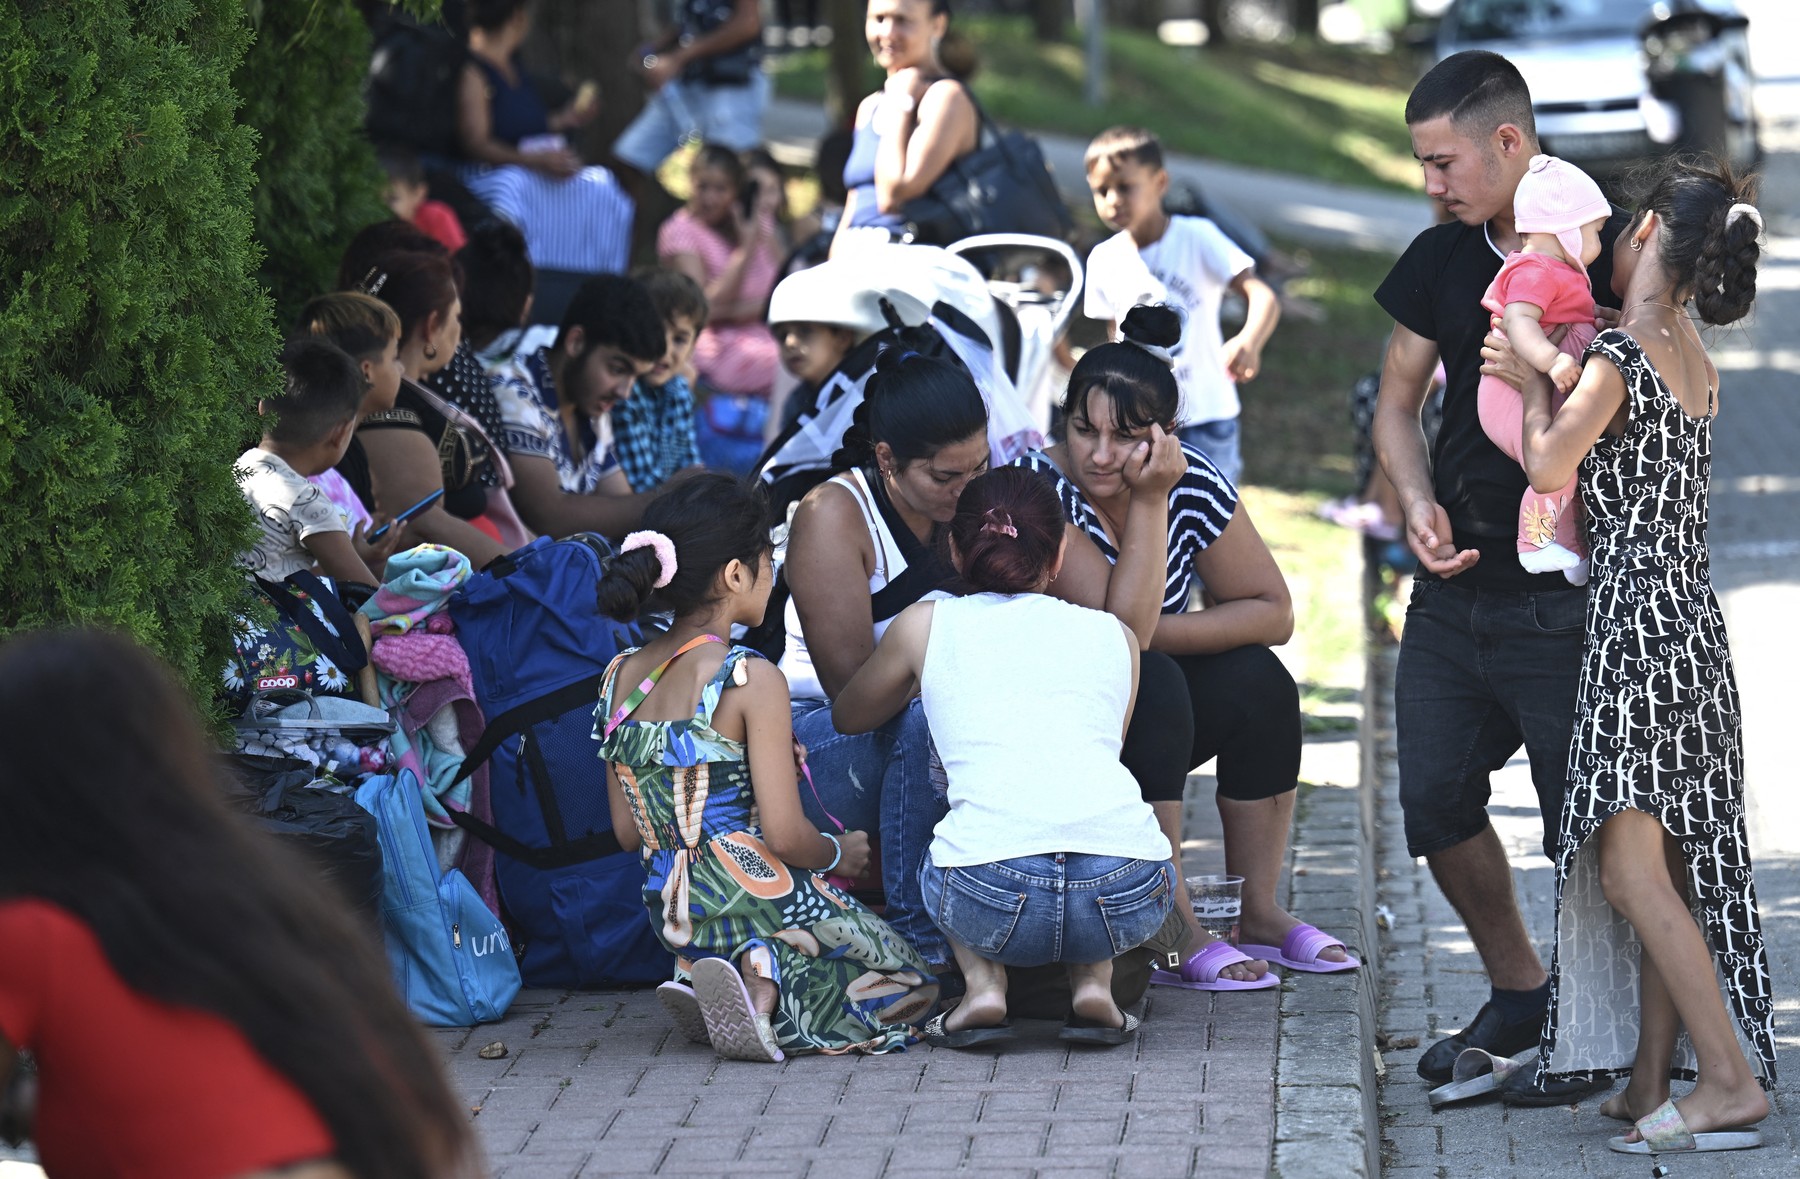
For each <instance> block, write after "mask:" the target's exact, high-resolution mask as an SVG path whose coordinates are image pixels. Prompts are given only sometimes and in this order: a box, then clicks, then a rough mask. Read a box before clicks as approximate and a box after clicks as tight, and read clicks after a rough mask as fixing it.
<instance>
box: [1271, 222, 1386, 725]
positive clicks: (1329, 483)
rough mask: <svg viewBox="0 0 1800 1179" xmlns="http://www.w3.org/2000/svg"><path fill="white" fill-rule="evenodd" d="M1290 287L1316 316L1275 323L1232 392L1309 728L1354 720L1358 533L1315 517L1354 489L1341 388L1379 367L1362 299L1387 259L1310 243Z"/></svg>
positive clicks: (1382, 330) (1358, 655)
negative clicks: (1288, 597) (1289, 622)
mask: <svg viewBox="0 0 1800 1179" xmlns="http://www.w3.org/2000/svg"><path fill="white" fill-rule="evenodd" d="M1310 258H1311V262H1312V267H1311V270H1310V272H1309V273H1308V274H1307V275H1306V276H1305V277H1304V278H1300V279H1296V280H1293V281H1292V282H1290V283H1289V284H1288V290H1289V291H1290V292H1291V293H1293V294H1296V295H1302V296H1304V297H1306V298H1307V299H1310V300H1312V301H1314V302H1316V303H1317V304H1319V305H1320V307H1321V308H1322V309H1323V310H1324V320H1323V322H1321V323H1309V322H1305V321H1303V320H1300V319H1298V318H1295V317H1290V318H1288V319H1285V320H1283V321H1282V323H1281V325H1280V326H1279V327H1277V328H1276V330H1275V335H1274V337H1273V338H1272V339H1271V340H1270V341H1269V347H1268V348H1267V349H1266V350H1265V352H1264V353H1263V373H1262V375H1261V376H1259V377H1258V378H1257V379H1256V380H1255V381H1253V382H1251V383H1250V384H1248V385H1245V386H1244V387H1243V388H1242V389H1241V390H1240V395H1241V396H1242V398H1243V403H1244V412H1243V438H1244V454H1245V458H1246V464H1245V465H1246V477H1247V486H1246V487H1245V488H1244V502H1245V504H1246V505H1247V506H1248V507H1249V509H1250V513H1251V517H1252V518H1253V519H1254V520H1255V521H1256V525H1257V528H1258V530H1259V531H1261V533H1262V534H1263V538H1264V539H1265V540H1266V541H1267V542H1268V544H1269V548H1270V550H1271V551H1272V552H1273V553H1274V554H1275V560H1276V562H1277V563H1279V564H1280V566H1281V570H1282V573H1283V574H1284V575H1285V576H1286V577H1287V581H1288V588H1289V590H1290V592H1291V593H1292V594H1293V599H1294V638H1293V640H1292V641H1291V642H1290V643H1289V644H1288V646H1287V647H1286V648H1284V649H1283V650H1282V658H1283V660H1284V661H1286V662H1287V664H1288V667H1289V669H1290V670H1292V671H1293V672H1294V677H1295V679H1297V680H1299V681H1300V692H1301V707H1302V709H1303V711H1304V713H1305V717H1306V731H1307V733H1308V734H1319V733H1337V732H1343V731H1345V730H1346V729H1347V728H1351V727H1353V726H1354V719H1353V717H1354V712H1353V710H1350V709H1347V707H1346V706H1347V705H1349V704H1351V703H1352V702H1354V701H1355V700H1356V699H1357V694H1358V693H1360V691H1361V689H1362V686H1363V636H1364V622H1363V606H1362V540H1361V537H1360V536H1359V535H1358V534H1357V533H1354V532H1351V531H1349V530H1347V529H1344V528H1339V527H1337V526H1336V525H1334V524H1328V523H1326V522H1325V521H1323V520H1321V519H1319V518H1318V516H1317V515H1315V509H1316V508H1317V507H1318V505H1319V503H1320V502H1321V501H1322V500H1324V499H1326V498H1327V497H1329V496H1338V495H1346V494H1349V493H1351V492H1352V491H1354V490H1356V488H1355V487H1354V486H1353V484H1354V483H1355V473H1354V472H1355V459H1354V457H1353V438H1352V435H1351V424H1350V409H1349V407H1350V389H1351V386H1352V385H1353V384H1354V383H1355V381H1356V379H1357V377H1359V376H1361V375H1362V374H1363V373H1365V372H1368V371H1370V370H1372V369H1374V368H1376V367H1378V366H1379V364H1380V361H1381V352H1382V349H1383V347H1384V346H1385V344H1386V342H1387V333H1388V330H1389V328H1390V327H1391V326H1392V324H1391V321H1390V320H1389V319H1388V317H1387V315H1386V313H1384V312H1383V311H1382V310H1381V308H1379V307H1378V306H1376V305H1375V301H1374V299H1373V298H1372V297H1371V295H1372V292H1373V291H1374V289H1375V287H1376V285H1377V284H1378V283H1379V282H1380V281H1381V278H1382V276H1383V275H1385V274H1386V273H1387V270H1388V267H1389V266H1390V265H1391V263H1392V259H1390V258H1386V257H1383V256H1380V255H1375V254H1365V253H1358V252H1352V251H1323V250H1315V251H1313V252H1312V253H1311V254H1310Z"/></svg>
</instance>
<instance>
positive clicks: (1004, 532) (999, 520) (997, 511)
mask: <svg viewBox="0 0 1800 1179" xmlns="http://www.w3.org/2000/svg"><path fill="white" fill-rule="evenodd" d="M981 516H982V520H983V521H984V522H983V524H982V525H981V531H982V532H991V533H993V534H994V535H996V536H1010V537H1012V538H1013V539H1015V540H1017V539H1018V536H1019V530H1018V529H1017V528H1015V527H1014V526H1013V519H1012V515H1011V514H1010V513H1008V512H1007V511H1006V510H1005V509H1003V508H989V509H988V510H987V511H985V512H983V513H981Z"/></svg>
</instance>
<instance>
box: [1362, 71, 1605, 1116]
mask: <svg viewBox="0 0 1800 1179" xmlns="http://www.w3.org/2000/svg"><path fill="white" fill-rule="evenodd" d="M1406 122H1407V126H1408V129H1409V130H1410V131H1411V133H1412V141H1413V153H1414V154H1415V155H1416V156H1417V157H1418V158H1419V161H1420V164H1421V165H1422V166H1423V168H1424V170H1425V191H1426V193H1427V194H1428V195H1429V196H1430V197H1431V198H1432V199H1434V200H1436V201H1438V202H1440V203H1441V204H1442V205H1443V207H1444V210H1445V211H1446V212H1447V213H1448V214H1449V216H1450V217H1451V218H1452V220H1450V221H1448V222H1447V223H1445V224H1442V225H1438V226H1435V227H1434V228H1431V229H1428V230H1426V231H1425V232H1423V233H1421V234H1420V235H1419V236H1418V237H1417V238H1415V239H1414V240H1413V243H1412V245H1411V246H1409V247H1408V248H1407V250H1406V252H1405V254H1403V255H1402V256H1401V258H1400V260H1399V261H1398V262H1397V263H1395V265H1394V268H1393V270H1392V271H1390V272H1389V274H1388V276H1387V278H1386V279H1385V280H1384V281H1383V282H1382V284H1381V286H1380V288H1379V289H1378V290H1377V291H1376V293H1375V298H1376V301H1377V302H1379V303H1380V304H1381V306H1382V308H1383V309H1384V310H1386V311H1387V312H1388V313H1389V314H1390V315H1392V316H1393V317H1394V334H1393V336H1392V338H1391V339H1390V340H1389V343H1388V350H1387V357H1386V360H1385V362H1384V364H1383V368H1382V374H1381V393H1380V398H1379V400H1378V403H1377V407H1376V411H1375V425H1374V440H1375V447H1376V451H1377V453H1378V454H1379V456H1380V458H1381V464H1382V467H1383V468H1384V469H1385V470H1386V472H1387V475H1388V478H1389V479H1390V480H1391V481H1392V482H1393V484H1394V487H1395V488H1396V490H1397V491H1398V492H1399V496H1400V503H1401V507H1402V510H1403V511H1404V513H1405V520H1406V523H1405V527H1406V535H1407V541H1408V543H1409V544H1410V545H1411V547H1412V550H1413V552H1414V554H1415V555H1416V556H1417V557H1418V558H1419V562H1420V566H1421V570H1420V573H1419V576H1418V578H1417V580H1416V582H1415V585H1414V591H1413V599H1412V604H1411V606H1410V607H1409V609H1408V611H1407V618H1406V628H1405V632H1404V635H1403V637H1402V639H1401V644H1400V657H1399V664H1398V667H1397V670H1396V678H1395V722H1396V725H1395V728H1396V732H1395V737H1396V745H1397V747H1398V753H1399V763H1400V766H1399V768H1400V801H1401V806H1402V809H1403V811H1404V813H1405V817H1406V841H1407V849H1408V851H1409V852H1411V854H1413V855H1415V856H1424V857H1426V859H1427V861H1428V862H1429V863H1430V865H1431V870H1432V873H1433V875H1434V876H1436V878H1437V881H1438V885H1439V887H1440V888H1442V889H1443V891H1444V895H1445V896H1446V897H1447V898H1448V899H1449V901H1450V903H1451V904H1452V905H1453V906H1455V908H1456V911H1457V913H1458V914H1459V915H1460V916H1461V917H1462V919H1463V923H1464V924H1465V925H1466V926H1467V927H1468V930H1469V936H1470V938H1471V940H1472V941H1473V942H1474V943H1475V948H1476V951H1477V952H1478V953H1480V955H1481V960H1482V964H1483V965H1484V966H1485V967H1486V968H1487V972H1488V978H1489V981H1490V983H1491V984H1492V988H1493V989H1492V993H1491V996H1490V998H1489V1001H1488V1002H1487V1004H1485V1005H1484V1006H1483V1007H1482V1009H1481V1011H1480V1012H1479V1013H1477V1015H1476V1016H1475V1018H1474V1020H1473V1021H1471V1022H1470V1023H1469V1024H1468V1025H1467V1026H1465V1027H1464V1029H1463V1031H1462V1032H1460V1033H1458V1034H1457V1035H1455V1036H1451V1037H1449V1038H1448V1039H1445V1040H1441V1041H1439V1042H1438V1043H1436V1044H1433V1045H1432V1046H1431V1047H1430V1048H1429V1049H1427V1050H1426V1052H1425V1053H1424V1055H1423V1056H1422V1057H1421V1059H1420V1061H1419V1074H1420V1075H1421V1076H1423V1077H1425V1078H1426V1079H1427V1080H1429V1081H1431V1082H1433V1083H1434V1084H1442V1083H1443V1082H1445V1081H1448V1080H1449V1079H1450V1072H1451V1066H1452V1065H1453V1064H1454V1062H1455V1059H1456V1055H1457V1053H1458V1052H1460V1051H1462V1050H1463V1049H1464V1048H1471V1047H1473V1048H1484V1049H1486V1050H1488V1051H1489V1052H1492V1053H1494V1054H1495V1055H1499V1056H1511V1055H1514V1054H1516V1053H1519V1052H1522V1051H1524V1050H1525V1049H1527V1048H1531V1047H1534V1046H1536V1044H1537V1043H1538V1039H1539V1035H1540V1033H1541V1030H1542V1027H1543V1022H1544V1015H1545V1012H1546V1010H1547V1008H1548V1002H1549V978H1548V975H1547V974H1546V973H1545V971H1544V965H1543V962H1542V960H1541V959H1540V958H1539V956H1538V953H1537V950H1536V948H1535V947H1534V946H1533V944H1532V941H1531V937H1530V935H1529V934H1528V933H1527V932H1526V929H1525V923H1524V921H1523V919H1522V918H1521V917H1520V915H1519V907H1518V902H1517V900H1516V899H1515V898H1514V896H1513V887H1512V872H1511V868H1510V866H1509V865H1508V863H1507V858H1506V852H1505V850H1504V848H1503V847H1502V846H1501V843H1500V839H1499V836H1498V835H1496V834H1495V832H1494V829H1493V827H1492V825H1491V824H1490V823H1489V822H1488V818H1487V802H1488V797H1489V793H1490V786H1489V781H1488V777H1489V775H1490V774H1491V773H1492V772H1493V771H1495V770H1497V769H1499V768H1500V767H1501V766H1503V765H1505V764H1506V763H1507V762H1508V761H1509V760H1510V759H1511V758H1512V756H1513V754H1515V753H1517V752H1518V750H1519V747H1520V746H1521V745H1523V746H1524V747H1525V750H1526V753H1527V754H1528V756H1529V758H1530V761H1531V777H1532V782H1533V784H1534V785H1535V786H1536V788H1537V794H1538V803H1539V809H1540V811H1541V813H1542V816H1543V821H1544V847H1545V850H1546V852H1550V851H1551V849H1552V847H1553V845H1554V843H1555V840H1556V835H1557V829H1558V825H1559V822H1560V816H1561V812H1562V804H1563V797H1564V795H1565V794H1566V793H1567V789H1568V768H1567V766H1568V756H1569V743H1570V738H1571V736H1572V734H1573V729H1574V723H1575V693H1576V684H1577V681H1578V678H1579V675H1580V670H1581V646H1582V638H1583V625H1582V624H1583V621H1584V615H1585V609H1586V598H1587V594H1586V591H1585V590H1583V589H1580V588H1576V587H1573V586H1571V585H1569V583H1568V582H1567V581H1566V580H1564V578H1563V577H1562V575H1561V574H1549V575H1544V574H1533V573H1527V572H1526V571H1525V570H1524V569H1523V568H1522V567H1520V565H1519V562H1518V557H1517V554H1516V551H1515V543H1514V538H1515V535H1516V528H1517V518H1518V510H1519V498H1520V496H1521V495H1522V494H1523V493H1524V491H1525V487H1526V479H1525V472H1524V471H1523V470H1522V469H1521V468H1520V466H1519V464H1518V463H1517V462H1515V461H1514V460H1512V459H1511V458H1508V457H1507V456H1506V455H1505V454H1504V453H1503V452H1502V451H1501V450H1500V449H1499V448H1498V447H1496V446H1495V445H1494V444H1493V442H1492V441H1490V440H1489V439H1488V437H1487V435H1486V434H1485V433H1483V432H1482V429H1481V423H1480V421H1479V419H1478V417H1477V412H1476V387H1477V385H1478V383H1479V381H1480V377H1481V373H1482V365H1483V363H1484V358H1483V341H1484V339H1485V338H1486V337H1487V335H1488V332H1489V314H1488V311H1487V309H1486V308H1484V307H1482V305H1481V296H1482V294H1483V292H1485V291H1486V289H1487V287H1488V284H1489V283H1490V282H1492V281H1493V278H1494V276H1495V275H1496V274H1497V273H1499V270H1500V264H1501V262H1502V261H1503V260H1504V259H1505V257H1506V255H1507V254H1508V253H1509V252H1511V251H1513V250H1516V249H1518V248H1519V246H1520V239H1519V235H1518V233H1517V231H1516V229H1515V228H1514V225H1513V193H1514V190H1515V189H1516V188H1517V186H1518V183H1519V178H1520V177H1521V176H1523V175H1524V174H1525V170H1526V165H1527V163H1528V161H1529V160H1530V159H1531V157H1532V156H1533V155H1535V154H1536V153H1537V152H1538V144H1537V132H1536V127H1535V124H1534V122H1533V119H1532V112H1531V95H1530V92H1529V91H1528V90H1527V89H1526V86H1525V81H1524V79H1523V78H1521V77H1520V76H1519V72H1518V70H1517V69H1516V68H1515V67H1514V66H1513V65H1512V63H1511V62H1508V61H1507V60H1506V59H1505V58H1503V57H1500V56H1498V55H1497V54H1492V53H1484V52H1480V51H1472V52H1467V53H1459V54H1456V55H1454V56H1452V57H1448V58H1445V59H1444V60H1443V61H1442V62H1440V63H1438V65H1436V66H1435V67H1433V68H1432V70H1431V71H1430V72H1429V73H1427V74H1426V75H1425V76H1424V77H1423V78H1422V79H1420V81H1419V84H1418V85H1417V86H1416V87H1414V89H1413V92H1412V95H1411V97H1410V98H1409V99H1408V100H1407V105H1406ZM1615 222H1616V224H1615ZM1624 222H1625V214H1624V213H1622V212H1618V213H1615V216H1614V220H1613V221H1612V222H1609V223H1608V228H1607V229H1606V230H1605V231H1604V232H1603V233H1602V235H1601V241H1602V243H1603V245H1602V251H1601V254H1600V257H1599V259H1598V260H1597V261H1596V262H1595V263H1594V265H1592V266H1590V267H1589V268H1588V273H1589V276H1590V277H1591V278H1592V280H1593V285H1594V292H1595V297H1596V299H1598V300H1599V301H1600V302H1602V303H1603V304H1605V305H1606V306H1609V307H1617V306H1618V299H1617V296H1615V295H1614V294H1613V293H1612V290H1611V280H1612V243H1613V239H1614V238H1615V237H1616V236H1617V234H1618V232H1619V230H1620V229H1622V228H1623V226H1624ZM1494 356H1495V354H1493V353H1491V352H1490V354H1489V358H1490V359H1493V358H1494ZM1440 357H1441V358H1442V360H1443V362H1444V370H1445V375H1446V378H1447V383H1446V386H1445V391H1444V411H1443V426H1442V428H1441V429H1440V430H1439V432H1438V436H1437V443H1436V447H1435V449H1434V451H1433V453H1432V454H1431V456H1430V458H1429V460H1428V459H1427V457H1426V451H1425V441H1424V435H1423V434H1422V432H1421V430H1420V426H1419V412H1420V409H1421V407H1422V406H1423V404H1424V400H1425V394H1426V390H1427V387H1428V385H1429V383H1430V380H1431V374H1432V372H1433V370H1434V369H1435V368H1436V366H1437V363H1438V360H1439V359H1440ZM1493 371H1499V370H1498V369H1495V370H1493ZM1535 1072H1536V1070H1535V1069H1529V1068H1528V1069H1521V1070H1519V1072H1517V1073H1515V1074H1514V1076H1513V1077H1512V1079H1511V1081H1510V1082H1509V1083H1508V1084H1507V1085H1506V1086H1505V1088H1504V1090H1503V1092H1502V1097H1503V1099H1504V1100H1506V1101H1508V1102H1509V1103H1512V1104H1529V1105H1538V1104H1544V1105H1547V1104H1564V1103H1567V1102H1570V1101H1575V1100H1579V1099H1580V1098H1581V1097H1583V1096H1586V1095H1587V1094H1588V1093H1590V1092H1593V1091H1594V1089H1595V1088H1597V1086H1596V1085H1594V1084H1591V1083H1588V1082H1586V1081H1564V1082H1551V1083H1550V1084H1549V1086H1548V1087H1547V1088H1539V1087H1533V1086H1532V1085H1531V1083H1530V1078H1531V1077H1532V1076H1533V1075H1534V1074H1535Z"/></svg>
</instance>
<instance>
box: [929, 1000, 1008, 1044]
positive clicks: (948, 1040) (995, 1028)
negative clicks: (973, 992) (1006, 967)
mask: <svg viewBox="0 0 1800 1179" xmlns="http://www.w3.org/2000/svg"><path fill="white" fill-rule="evenodd" d="M954 1010H956V1008H954V1007H951V1008H949V1009H948V1010H945V1011H940V1012H938V1013H937V1014H936V1015H934V1016H932V1017H931V1018H930V1019H928V1020H926V1021H925V1026H924V1027H922V1028H920V1029H919V1034H920V1035H921V1036H923V1037H924V1039H925V1042H926V1043H927V1044H930V1045H931V1046H932V1047H933V1048H975V1047H979V1046H980V1045H982V1044H998V1043H1000V1042H1001V1041H1003V1040H1011V1039H1013V1038H1014V1037H1016V1036H1017V1035H1018V1033H1017V1032H1015V1031H1014V1030H1013V1026H1012V1024H1011V1023H1009V1022H1008V1021H1006V1020H1001V1021H1000V1022H999V1023H996V1024H989V1025H987V1026H986V1027H979V1028H958V1029H956V1030H955V1031H953V1032H950V1031H945V1030H944V1017H945V1016H947V1015H949V1014H950V1012H951V1011H954Z"/></svg>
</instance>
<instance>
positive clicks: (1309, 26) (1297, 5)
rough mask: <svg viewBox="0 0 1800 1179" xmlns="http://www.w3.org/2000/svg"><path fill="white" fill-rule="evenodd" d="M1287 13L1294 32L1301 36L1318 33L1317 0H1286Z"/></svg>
mask: <svg viewBox="0 0 1800 1179" xmlns="http://www.w3.org/2000/svg"><path fill="white" fill-rule="evenodd" d="M1288 14H1289V16H1290V17H1291V19H1292V20H1293V22H1294V32H1295V34H1297V35H1298V36H1301V37H1317V36H1318V35H1319V0H1288Z"/></svg>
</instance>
